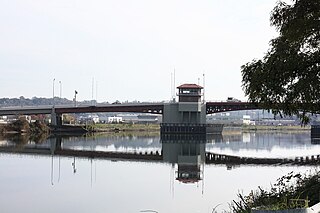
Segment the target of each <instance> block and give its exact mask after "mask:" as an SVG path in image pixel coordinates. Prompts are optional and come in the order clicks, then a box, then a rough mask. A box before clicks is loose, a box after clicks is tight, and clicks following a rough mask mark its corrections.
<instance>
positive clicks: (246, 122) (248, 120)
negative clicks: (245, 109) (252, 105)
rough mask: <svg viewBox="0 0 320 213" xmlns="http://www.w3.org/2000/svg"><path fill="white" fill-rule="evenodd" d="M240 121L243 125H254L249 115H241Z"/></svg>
mask: <svg viewBox="0 0 320 213" xmlns="http://www.w3.org/2000/svg"><path fill="white" fill-rule="evenodd" d="M242 121H243V124H244V125H256V123H255V121H251V117H250V115H243V117H242Z"/></svg>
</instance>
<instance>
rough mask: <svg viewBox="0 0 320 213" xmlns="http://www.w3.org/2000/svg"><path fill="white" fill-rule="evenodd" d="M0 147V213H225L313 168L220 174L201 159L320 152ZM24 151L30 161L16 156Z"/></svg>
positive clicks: (300, 140) (290, 142)
mask: <svg viewBox="0 0 320 213" xmlns="http://www.w3.org/2000/svg"><path fill="white" fill-rule="evenodd" d="M59 141H60V142H61V143H59ZM57 144H60V146H59V148H61V149H62V150H80V151H83V150H86V151H103V152H108V151H112V152H117V153H122V152H124V153H139V152H142V153H145V152H147V153H150V152H153V153H155V152H158V153H162V155H163V159H162V160H157V161H151V160H148V159H147V160H143V161H142V160H125V159H122V160H114V159H97V158H94V159H91V158H85V157H72V156H69V157H68V156H66V157H61V156H58V155H51V153H53V152H54V150H55V149H56V147H57ZM0 145H1V147H0V148H1V152H0V171H1V173H0V212H5V213H7V212H8V213H9V212H30V213H31V212H32V213H36V212H78V213H84V212H104V213H105V212H119V213H127V212H128V213H129V212H133V213H137V212H143V211H146V210H153V211H157V212H159V213H171V212H172V213H173V212H185V213H188V212H192V213H194V212H199V213H209V212H210V213H211V212H212V208H213V207H215V206H217V205H218V207H217V208H216V210H218V212H221V211H222V210H223V209H228V203H230V202H231V201H232V200H233V199H236V195H237V193H238V192H242V191H243V192H244V193H248V192H249V191H250V190H252V189H256V188H257V186H261V187H264V188H269V187H270V183H273V182H275V181H276V179H277V178H279V177H281V176H282V175H284V174H286V173H288V172H291V171H296V172H298V171H300V172H306V171H307V172H309V171H310V170H314V169H317V168H316V167H311V166H253V165H251V166H248V165H242V166H233V167H232V169H230V168H229V169H227V166H226V165H206V164H204V153H205V152H206V151H210V152H215V153H221V154H233V155H238V156H254V157H258V156H259V157H261V156H263V157H267V158H268V157H269V158H271V157H294V156H306V155H313V154H319V152H320V145H318V144H312V143H311V140H310V135H309V133H286V134H284V133H270V132H269V133H242V134H234V135H223V136H220V137H214V138H210V139H208V140H205V141H195V140H192V141H189V142H188V143H187V142H186V141H183V140H179V141H177V140H167V139H166V140H162V141H160V137H159V136H120V135H95V136H89V137H63V138H59V139H56V138H50V139H47V140H45V141H43V142H41V143H39V142H38V143H35V142H33V141H32V140H31V141H30V140H28V139H24V140H23V139H21V138H20V139H11V140H5V139H0ZM12 150H14V151H15V152H16V153H15V154H13V153H11V152H12ZM25 150H28V152H29V153H28V154H26V153H23V152H25ZM30 152H34V154H30ZM40 153H41V154H40ZM188 172H189V173H188ZM186 174H188V175H189V176H188V175H186ZM149 212H150V211H149Z"/></svg>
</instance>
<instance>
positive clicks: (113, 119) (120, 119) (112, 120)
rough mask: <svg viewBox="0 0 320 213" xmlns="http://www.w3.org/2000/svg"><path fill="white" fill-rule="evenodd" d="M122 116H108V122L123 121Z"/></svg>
mask: <svg viewBox="0 0 320 213" xmlns="http://www.w3.org/2000/svg"><path fill="white" fill-rule="evenodd" d="M122 122H123V121H122V117H116V116H113V117H108V123H117V124H118V123H122Z"/></svg>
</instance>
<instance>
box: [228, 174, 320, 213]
mask: <svg viewBox="0 0 320 213" xmlns="http://www.w3.org/2000/svg"><path fill="white" fill-rule="evenodd" d="M319 193H320V172H316V173H315V174H310V175H304V176H303V175H301V174H300V173H297V174H294V173H293V172H291V173H289V174H287V175H285V176H283V177H281V178H279V179H278V180H277V183H275V184H274V185H272V187H271V189H270V191H266V190H264V189H262V188H261V187H258V189H257V190H256V191H251V193H250V194H249V195H247V196H244V195H242V194H239V195H238V197H239V199H238V201H233V204H232V205H231V209H232V211H233V212H236V213H246V212H251V209H252V208H256V209H265V210H283V209H294V208H306V207H308V206H313V205H314V204H316V203H318V202H319V201H320V200H319V199H320V197H319V196H320V195H319Z"/></svg>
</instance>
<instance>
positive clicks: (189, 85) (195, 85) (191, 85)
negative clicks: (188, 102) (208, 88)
mask: <svg viewBox="0 0 320 213" xmlns="http://www.w3.org/2000/svg"><path fill="white" fill-rule="evenodd" d="M177 88H178V89H203V87H202V86H200V85H197V84H182V85H180V86H178V87H177Z"/></svg>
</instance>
